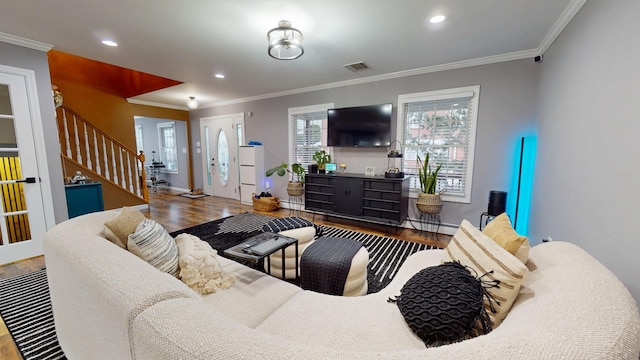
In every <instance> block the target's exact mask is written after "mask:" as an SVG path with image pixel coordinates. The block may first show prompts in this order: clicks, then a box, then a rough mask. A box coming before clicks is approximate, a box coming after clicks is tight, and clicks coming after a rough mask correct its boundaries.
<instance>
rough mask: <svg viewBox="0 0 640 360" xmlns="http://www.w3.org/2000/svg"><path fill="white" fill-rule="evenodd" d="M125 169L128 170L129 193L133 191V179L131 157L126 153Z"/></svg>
mask: <svg viewBox="0 0 640 360" xmlns="http://www.w3.org/2000/svg"><path fill="white" fill-rule="evenodd" d="M127 169H128V170H129V191H131V192H134V190H133V179H132V178H131V155H130V154H129V153H128V152H127Z"/></svg>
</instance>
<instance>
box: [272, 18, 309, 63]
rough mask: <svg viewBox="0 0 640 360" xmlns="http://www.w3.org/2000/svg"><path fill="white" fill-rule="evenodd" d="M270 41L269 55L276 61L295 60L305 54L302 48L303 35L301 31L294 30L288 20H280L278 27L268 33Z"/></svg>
mask: <svg viewBox="0 0 640 360" xmlns="http://www.w3.org/2000/svg"><path fill="white" fill-rule="evenodd" d="M267 40H269V48H268V50H267V51H268V53H269V56H271V57H272V58H274V59H278V60H294V59H297V58H299V57H300V56H302V54H304V48H303V47H302V44H301V43H302V33H301V32H300V30H298V29H295V28H292V27H291V23H290V22H289V21H287V20H280V22H278V27H276V28H273V29H271V30H269V32H268V33H267Z"/></svg>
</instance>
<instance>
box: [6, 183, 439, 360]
mask: <svg viewBox="0 0 640 360" xmlns="http://www.w3.org/2000/svg"><path fill="white" fill-rule="evenodd" d="M179 195H180V193H178V192H173V191H170V190H167V189H162V188H159V189H158V191H157V192H153V193H150V194H149V196H150V199H151V201H150V206H149V209H147V210H142V213H144V214H145V216H147V217H148V218H150V219H153V220H156V221H157V222H159V223H161V224H162V225H163V226H164V227H165V228H166V229H167V231H169V232H172V231H176V230H181V229H184V228H188V227H191V226H194V225H199V224H202V223H205V222H208V221H212V220H216V219H220V218H223V217H227V216H232V215H236V214H240V213H243V212H256V213H262V214H266V215H271V216H279V217H286V216H291V215H297V216H300V217H303V218H305V219H308V220H310V221H313V222H314V223H316V224H321V225H329V226H333V227H340V228H344V229H349V230H356V231H361V232H366V233H371V234H376V235H381V236H388V237H392V238H396V239H400V240H406V241H413V242H419V243H424V244H429V245H434V246H438V247H446V246H447V245H448V243H449V240H450V239H451V237H450V236H447V235H442V234H440V235H438V236H437V237H436V236H434V235H433V234H430V233H423V232H420V231H416V230H413V229H404V228H394V227H385V226H382V225H377V224H371V223H366V222H361V221H353V220H346V219H339V218H333V217H325V216H322V215H315V216H314V214H311V213H307V212H305V211H301V212H300V213H299V214H298V213H296V214H292V212H291V211H290V210H289V209H279V210H276V211H271V212H259V211H254V210H253V207H252V206H248V205H242V204H240V201H239V200H230V199H225V198H219V197H213V196H205V197H202V198H198V199H189V198H186V197H182V196H179ZM44 266H45V259H44V257H43V256H39V257H35V258H32V259H26V260H23V261H19V262H16V263H12V264H7V265H4V266H0V279H6V278H9V277H13V276H17V275H21V274H26V273H29V272H33V271H35V270H38V269H41V268H43V267H44ZM0 359H2V360H22V357H21V356H20V353H19V352H18V350H17V348H16V347H15V344H14V342H13V339H12V338H11V335H9V333H8V330H7V328H6V326H5V325H4V322H3V321H2V319H0Z"/></svg>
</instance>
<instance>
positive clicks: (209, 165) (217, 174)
mask: <svg viewBox="0 0 640 360" xmlns="http://www.w3.org/2000/svg"><path fill="white" fill-rule="evenodd" d="M243 129H244V114H234V115H225V116H214V117H208V118H202V119H200V134H201V136H202V144H203V145H202V149H203V154H202V169H203V172H202V173H203V184H204V188H203V189H202V190H203V192H204V193H205V194H207V195H214V196H220V197H224V198H229V199H236V200H239V199H240V180H239V179H240V176H239V174H240V169H239V164H238V145H239V143H242V142H243Z"/></svg>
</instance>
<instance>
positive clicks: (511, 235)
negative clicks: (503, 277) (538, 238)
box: [482, 213, 530, 264]
mask: <svg viewBox="0 0 640 360" xmlns="http://www.w3.org/2000/svg"><path fill="white" fill-rule="evenodd" d="M482 233H483V234H485V235H487V236H488V237H490V238H492V239H493V240H494V241H495V242H497V243H498V245H500V246H502V247H503V248H505V249H506V250H507V251H508V252H510V253H512V254H513V255H515V256H516V257H517V258H518V259H520V261H522V263H523V264H526V263H527V261H528V260H529V249H530V246H529V240H528V239H527V237H526V236H521V235H519V234H518V233H517V232H516V230H515V229H514V228H513V226H512V225H511V221H509V217H508V216H507V213H502V214H500V215H498V216H497V217H496V218H495V219H493V220H491V222H489V223H488V224H487V227H485V228H484V230H482Z"/></svg>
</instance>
